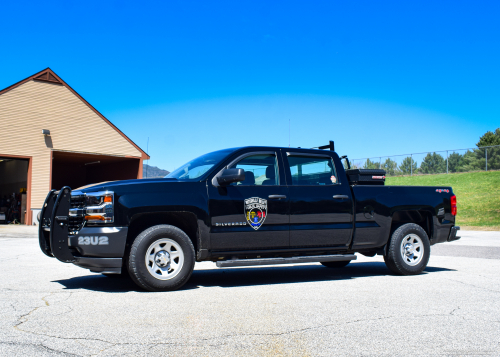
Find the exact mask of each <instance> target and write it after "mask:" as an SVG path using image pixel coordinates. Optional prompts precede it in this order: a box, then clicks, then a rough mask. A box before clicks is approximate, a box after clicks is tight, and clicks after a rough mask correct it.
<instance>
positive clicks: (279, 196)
mask: <svg viewBox="0 0 500 357" xmlns="http://www.w3.org/2000/svg"><path fill="white" fill-rule="evenodd" d="M269 198H270V199H273V198H274V199H281V198H286V196H285V195H269Z"/></svg>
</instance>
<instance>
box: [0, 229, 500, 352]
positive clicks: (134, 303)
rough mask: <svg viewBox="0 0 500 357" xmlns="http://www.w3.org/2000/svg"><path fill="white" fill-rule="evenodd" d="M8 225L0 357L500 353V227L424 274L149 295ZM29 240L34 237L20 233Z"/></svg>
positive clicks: (370, 273)
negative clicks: (47, 250)
mask: <svg viewBox="0 0 500 357" xmlns="http://www.w3.org/2000/svg"><path fill="white" fill-rule="evenodd" d="M35 234H36V233H35V231H34V230H33V229H31V227H25V228H23V229H18V230H16V228H11V227H2V228H0V237H1V238H0V271H1V272H2V273H1V284H0V355H2V356H15V355H19V356H21V355H22V356H26V355H35V354H36V355H47V356H52V355H53V356H64V355H68V356H118V355H119V356H123V355H148V356H150V355H160V356H167V355H187V356H191V355H193V356H195V355H196V356H198V355H203V356H204V355H214V356H226V355H249V356H263V355H273V356H276V355H277V356H286V355H290V356H297V355H304V356H332V355H338V356H344V355H391V356H392V355H394V356H401V355H412V356H421V355H429V356H431V355H432V356H436V355H443V356H464V355H481V356H482V355H487V356H489V355H495V356H496V355H500V345H499V343H500V287H499V274H498V272H499V271H500V233H498V232H461V235H462V237H463V238H462V240H460V241H457V242H454V243H448V244H443V245H438V246H434V247H433V251H432V254H431V260H430V262H429V266H428V268H427V269H426V271H425V273H424V274H422V275H419V276H408V277H406V276H405V277H402V276H394V275H391V274H390V273H389V270H388V269H387V268H386V267H385V265H384V263H383V259H382V258H381V257H375V258H365V257H362V256H360V257H359V259H358V261H356V262H353V263H351V264H350V265H348V266H347V267H346V268H344V269H338V270H334V269H328V268H325V267H323V266H321V265H320V264H307V265H295V266H276V267H257V268H233V269H217V268H215V265H214V264H213V263H201V264H200V263H198V264H197V265H196V268H195V271H194V274H193V276H192V278H191V280H190V282H189V283H188V284H186V285H185V286H184V288H183V289H182V290H180V291H175V292H168V293H151V292H144V291H140V290H138V289H137V288H136V287H135V285H134V284H133V283H131V282H129V281H128V280H126V279H116V278H108V277H105V276H102V275H99V274H93V273H90V272H88V271H86V270H83V269H81V268H78V267H76V266H73V265H71V264H63V263H61V262H59V261H57V260H55V259H50V258H48V257H46V256H44V255H43V254H42V253H41V252H40V250H39V248H38V241H37V239H36V238H35ZM20 237H25V238H24V239H23V238H20Z"/></svg>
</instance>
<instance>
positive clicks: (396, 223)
mask: <svg viewBox="0 0 500 357" xmlns="http://www.w3.org/2000/svg"><path fill="white" fill-rule="evenodd" d="M406 223H415V224H418V225H419V226H420V227H422V228H423V230H424V231H425V233H427V236H428V237H429V239H431V237H432V214H431V213H430V212H428V211H424V210H407V211H397V212H394V214H393V215H392V225H391V234H390V236H392V233H394V231H395V230H396V229H398V228H399V227H401V226H402V225H403V224H406Z"/></svg>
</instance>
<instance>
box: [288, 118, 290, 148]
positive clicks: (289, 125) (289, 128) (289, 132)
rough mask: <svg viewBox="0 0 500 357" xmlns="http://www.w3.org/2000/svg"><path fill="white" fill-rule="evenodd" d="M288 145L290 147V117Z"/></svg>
mask: <svg viewBox="0 0 500 357" xmlns="http://www.w3.org/2000/svg"><path fill="white" fill-rule="evenodd" d="M288 147H290V119H288Z"/></svg>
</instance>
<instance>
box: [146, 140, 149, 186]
mask: <svg viewBox="0 0 500 357" xmlns="http://www.w3.org/2000/svg"><path fill="white" fill-rule="evenodd" d="M146 154H148V156H149V136H148V145H147V146H146ZM148 167H149V159H148V163H147V164H146V178H148Z"/></svg>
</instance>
